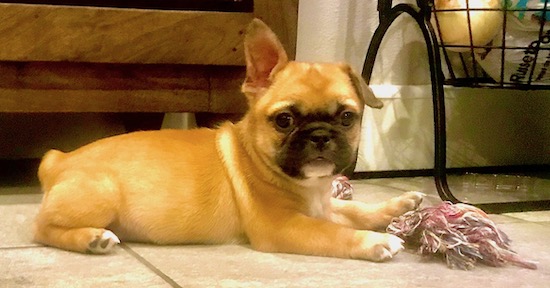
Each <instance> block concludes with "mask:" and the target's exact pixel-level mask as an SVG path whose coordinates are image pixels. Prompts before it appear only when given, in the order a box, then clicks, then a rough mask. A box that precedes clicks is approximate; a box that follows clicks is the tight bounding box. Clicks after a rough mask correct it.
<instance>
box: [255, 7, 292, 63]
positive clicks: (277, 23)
mask: <svg viewBox="0 0 550 288" xmlns="http://www.w3.org/2000/svg"><path fill="white" fill-rule="evenodd" d="M298 2H299V0H254V16H256V17H258V18H260V19H262V20H263V21H264V22H265V23H266V24H267V25H269V27H271V29H272V30H273V32H275V34H277V36H278V37H279V39H280V40H281V43H282V44H283V46H284V47H285V49H286V52H287V54H288V56H289V58H290V59H295V58H294V57H295V56H296V38H297V25H298Z"/></svg>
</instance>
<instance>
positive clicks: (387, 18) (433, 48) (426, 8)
mask: <svg viewBox="0 0 550 288" xmlns="http://www.w3.org/2000/svg"><path fill="white" fill-rule="evenodd" d="M416 2H417V7H414V6H413V5H410V4H403V3H401V4H397V5H395V6H394V7H392V0H379V1H378V12H379V18H380V23H379V25H378V27H377V29H376V31H375V32H374V36H373V38H372V40H371V43H370V45H369V49H368V51H367V56H366V59H365V64H364V66H363V71H362V76H363V78H364V79H365V81H366V82H367V83H369V82H370V79H371V75H372V71H373V68H374V62H375V60H376V55H377V54H378V50H379V48H380V44H381V43H382V39H383V38H384V35H385V34H386V32H387V31H388V29H389V27H390V26H391V24H392V23H393V21H395V19H396V18H397V17H399V16H400V15H401V14H403V13H406V14H409V15H410V16H411V17H412V18H413V19H414V20H415V21H416V23H417V24H418V26H419V28H420V30H421V31H422V35H423V36H424V40H425V42H426V49H427V51H428V62H429V65H430V79H431V82H432V97H433V111H434V136H435V137H434V138H435V139H434V150H435V151H434V171H433V173H434V180H435V186H436V188H437V192H438V194H439V196H440V198H441V199H442V200H444V201H451V202H453V203H460V202H462V201H460V200H459V199H457V198H456V197H455V196H454V195H453V193H452V192H451V190H450V189H449V185H448V183H447V168H446V164H447V153H446V152H447V151H446V149H447V144H446V142H447V135H446V119H445V95H444V91H443V84H444V81H445V79H444V76H443V72H442V68H441V57H440V53H439V49H440V47H439V43H438V42H437V37H436V34H435V31H434V29H433V27H432V26H431V24H430V14H431V10H432V5H433V1H429V0H417V1H416ZM473 205H476V206H478V207H480V208H482V209H484V210H485V211H487V212H490V213H502V212H511V211H524V210H544V209H550V200H541V201H525V202H503V203H483V204H473Z"/></svg>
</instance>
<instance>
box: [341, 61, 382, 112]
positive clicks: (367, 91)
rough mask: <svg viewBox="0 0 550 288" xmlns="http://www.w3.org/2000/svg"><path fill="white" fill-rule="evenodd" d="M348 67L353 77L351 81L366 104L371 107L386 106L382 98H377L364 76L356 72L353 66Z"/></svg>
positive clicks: (349, 73)
mask: <svg viewBox="0 0 550 288" xmlns="http://www.w3.org/2000/svg"><path fill="white" fill-rule="evenodd" d="M346 69H347V71H348V75H349V77H350V79H351V82H352V83H353V86H354V87H355V90H356V91H357V95H359V97H362V98H363V101H365V104H367V106H369V107H371V108H377V109H380V108H382V107H383V106H384V103H382V101H380V99H378V98H376V96H375V95H374V93H373V92H372V89H371V88H370V87H369V85H367V83H366V82H365V80H364V79H363V77H361V76H360V75H358V74H357V73H355V71H353V69H351V67H349V66H347V65H346Z"/></svg>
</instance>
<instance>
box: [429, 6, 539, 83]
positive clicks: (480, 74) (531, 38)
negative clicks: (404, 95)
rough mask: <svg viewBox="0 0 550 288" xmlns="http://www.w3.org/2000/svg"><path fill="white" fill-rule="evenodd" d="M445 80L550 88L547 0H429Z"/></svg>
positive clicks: (448, 81)
mask: <svg viewBox="0 0 550 288" xmlns="http://www.w3.org/2000/svg"><path fill="white" fill-rule="evenodd" d="M429 1H431V2H432V3H430V4H432V5H431V6H432V14H431V19H430V21H431V23H432V26H433V27H434V29H435V31H436V35H437V36H438V43H439V48H440V52H441V55H442V59H444V61H443V62H444V63H442V64H443V65H442V70H443V74H444V76H445V84H446V85H452V86H460V87H495V88H512V89H523V90H531V89H550V11H549V10H550V0H429Z"/></svg>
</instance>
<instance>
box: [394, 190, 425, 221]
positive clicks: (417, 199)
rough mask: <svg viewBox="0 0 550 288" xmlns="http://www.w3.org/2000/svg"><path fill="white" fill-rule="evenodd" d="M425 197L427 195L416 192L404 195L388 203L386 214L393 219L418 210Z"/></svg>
mask: <svg viewBox="0 0 550 288" xmlns="http://www.w3.org/2000/svg"><path fill="white" fill-rule="evenodd" d="M425 196H426V194H424V193H422V192H416V191H410V192H406V193H403V194H402V195H401V196H398V197H395V198H393V199H391V200H390V201H389V202H388V205H387V206H386V213H387V214H388V215H389V216H391V217H399V216H401V215H403V214H405V213H406V212H409V211H411V210H415V209H416V208H418V207H419V206H420V204H421V203H422V200H423V199H424V197H425Z"/></svg>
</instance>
